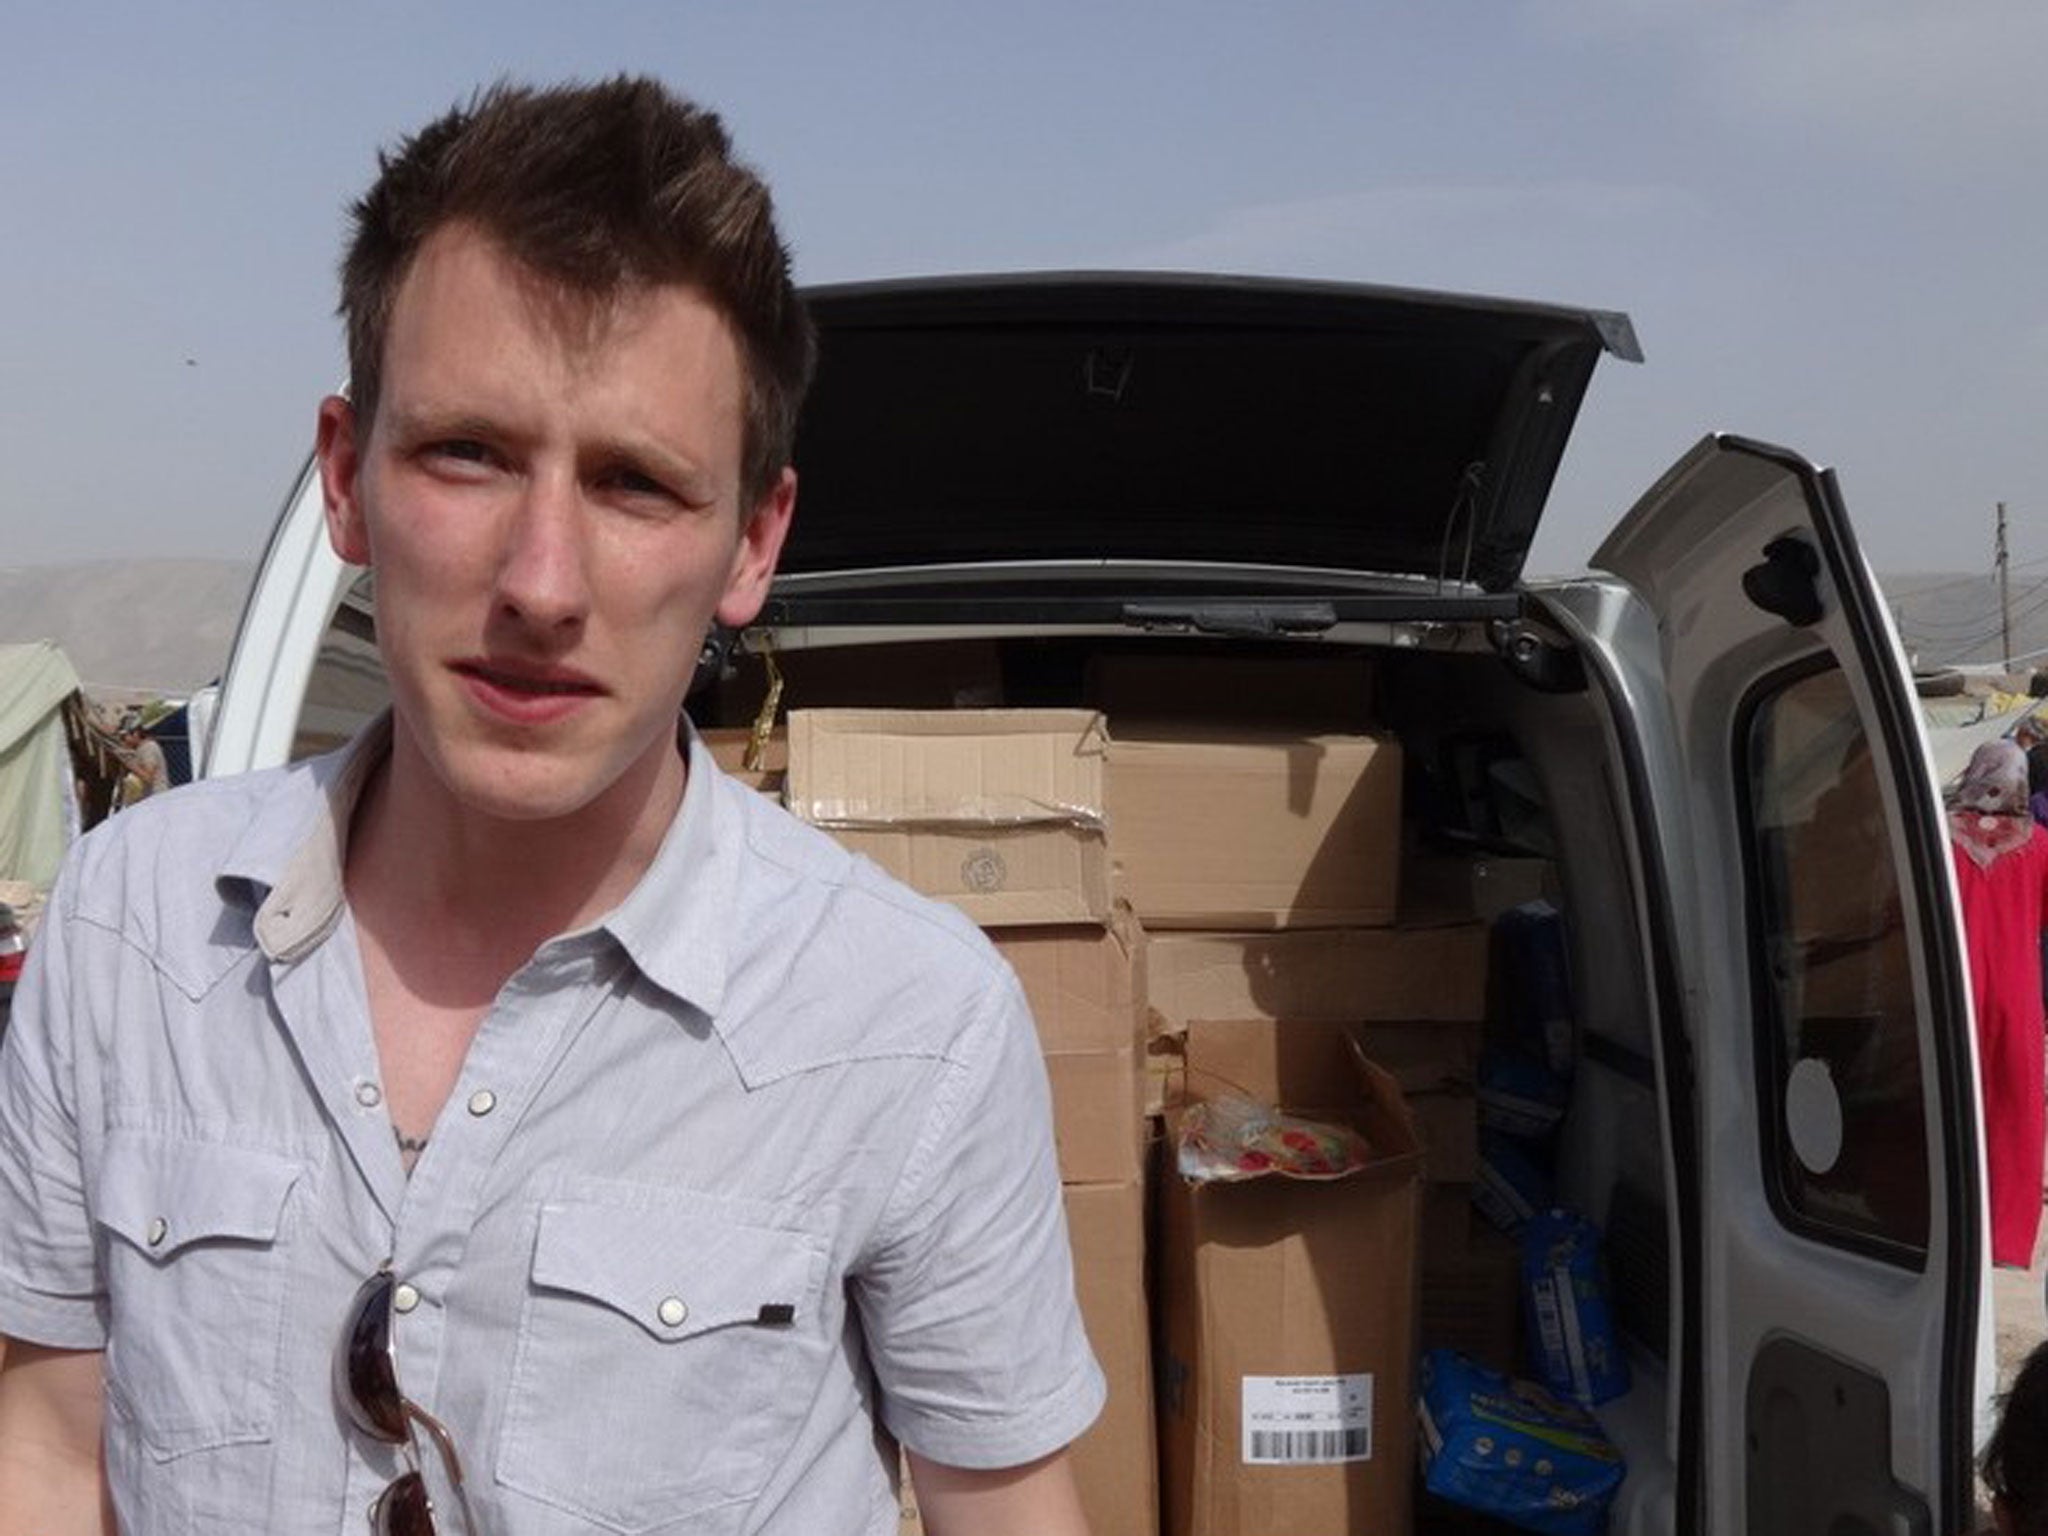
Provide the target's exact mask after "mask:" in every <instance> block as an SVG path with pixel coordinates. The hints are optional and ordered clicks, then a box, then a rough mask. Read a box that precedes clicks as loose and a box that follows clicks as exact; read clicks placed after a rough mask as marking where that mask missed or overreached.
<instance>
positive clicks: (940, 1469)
mask: <svg viewBox="0 0 2048 1536" xmlns="http://www.w3.org/2000/svg"><path fill="white" fill-rule="evenodd" d="M905 1458H906V1460H907V1461H908V1462H909V1464H910V1482H911V1486H912V1487H913V1488H915V1489H916V1490H917V1507H918V1511H919V1513H921V1514H922V1515H923V1516H924V1528H925V1531H926V1533H927V1536H1089V1533H1088V1520H1087V1517H1086V1516H1085V1515H1083V1514H1082V1513H1081V1496H1080V1494H1079V1493H1078V1492H1076V1490H1075V1488H1074V1469H1073V1467H1072V1466H1071V1465H1070V1464H1069V1463H1068V1461H1067V1453H1066V1452H1065V1451H1055V1452H1053V1454H1052V1455H1050V1456H1046V1457H1042V1458H1041V1459H1039V1460H1037V1461H1033V1462H1027V1463H1026V1464H1025V1465H1023V1466H1021V1467H998V1468H995V1469H993V1470H989V1471H980V1470H975V1469H971V1468H967V1467H948V1466H943V1465H941V1464H940V1463H938V1462H936V1461H926V1460H925V1459H924V1458H923V1457H922V1456H920V1455H918V1454H917V1452H915V1451H911V1450H907V1449H906V1451H905Z"/></svg>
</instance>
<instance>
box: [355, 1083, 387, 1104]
mask: <svg viewBox="0 0 2048 1536" xmlns="http://www.w3.org/2000/svg"><path fill="white" fill-rule="evenodd" d="M356 1102H357V1103H358V1104H360V1105H362V1106H363V1108H365V1109H375V1108H376V1107H377V1106H378V1105H379V1104H382V1103H383V1102H384V1090H383V1089H382V1088H379V1087H378V1086H377V1085H376V1084H375V1083H372V1082H360V1083H357V1084H356Z"/></svg>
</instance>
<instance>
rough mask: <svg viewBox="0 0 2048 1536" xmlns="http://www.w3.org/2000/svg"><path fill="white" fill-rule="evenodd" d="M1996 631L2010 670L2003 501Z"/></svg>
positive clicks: (2009, 588) (2009, 592) (2009, 595)
mask: <svg viewBox="0 0 2048 1536" xmlns="http://www.w3.org/2000/svg"><path fill="white" fill-rule="evenodd" d="M1994 558H1995V561H1996V563H1997V566H1998V632H1999V634H2000V635H2002V636H2003V637H2004V641H2005V670H2006V671H2007V672H2010V671H2012V580H2011V573H2010V572H2009V571H2008V570H2007V565H2006V557H2005V503H2004V502H2002V501H2001V502H2000V503H1999V504H1998V550H1997V554H1996V556H1995V557H1994Z"/></svg>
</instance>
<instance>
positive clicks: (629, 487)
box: [604, 465, 670, 498]
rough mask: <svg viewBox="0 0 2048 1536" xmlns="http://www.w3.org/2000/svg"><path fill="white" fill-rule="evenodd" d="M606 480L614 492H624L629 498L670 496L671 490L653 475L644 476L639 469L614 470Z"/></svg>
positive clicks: (606, 476) (619, 468) (624, 468)
mask: <svg viewBox="0 0 2048 1536" xmlns="http://www.w3.org/2000/svg"><path fill="white" fill-rule="evenodd" d="M604 478H605V481H606V483H607V484H609V485H610V486H611V487H612V489H613V490H615V491H621V492H624V493H625V494H626V495H628V496H659V497H663V498H667V497H668V496H669V495H670V491H669V488H668V487H667V486H665V485H663V484H662V483H661V482H660V481H659V480H657V479H655V478H654V477H653V476H652V475H648V474H643V473H641V472H640V471H639V470H637V469H631V468H628V467H626V466H624V465H621V466H619V467H618V468H616V469H613V470H612V471H610V472H609V473H608V474H607V475H605V477H604Z"/></svg>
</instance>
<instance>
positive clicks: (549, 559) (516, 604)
mask: <svg viewBox="0 0 2048 1536" xmlns="http://www.w3.org/2000/svg"><path fill="white" fill-rule="evenodd" d="M585 533H586V526H585V519H584V517H583V507H582V490H581V487H580V486H579V485H578V483H577V480H576V477H575V476H574V475H573V474H567V473H553V472H546V473H536V474H534V475H532V476H531V477H529V479H528V480H527V482H526V485H525V487H524V490H523V493H522V494H521V495H520V497H519V499H518V502H517V503H516V505H514V507H513V508H512V509H511V522H510V525H509V526H508V527H507V529H506V536H505V543H504V548H503V550H502V551H501V554H500V559H499V566H498V592H497V599H498V607H499V609H500V611H501V612H503V613H504V614H505V616H506V617H508V618H512V619H516V620H517V621H518V622H520V623H521V624H524V625H527V626H529V627H531V628H535V629H540V630H547V631H554V630H559V629H562V628H564V627H574V626H576V625H580V624H581V623H582V621H583V618H584V615H585V614H586V613H587V612H588V611H589V606H590V587H589V572H588V569H587V565H586V558H587V551H586V549H585V547H584V538H585Z"/></svg>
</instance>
